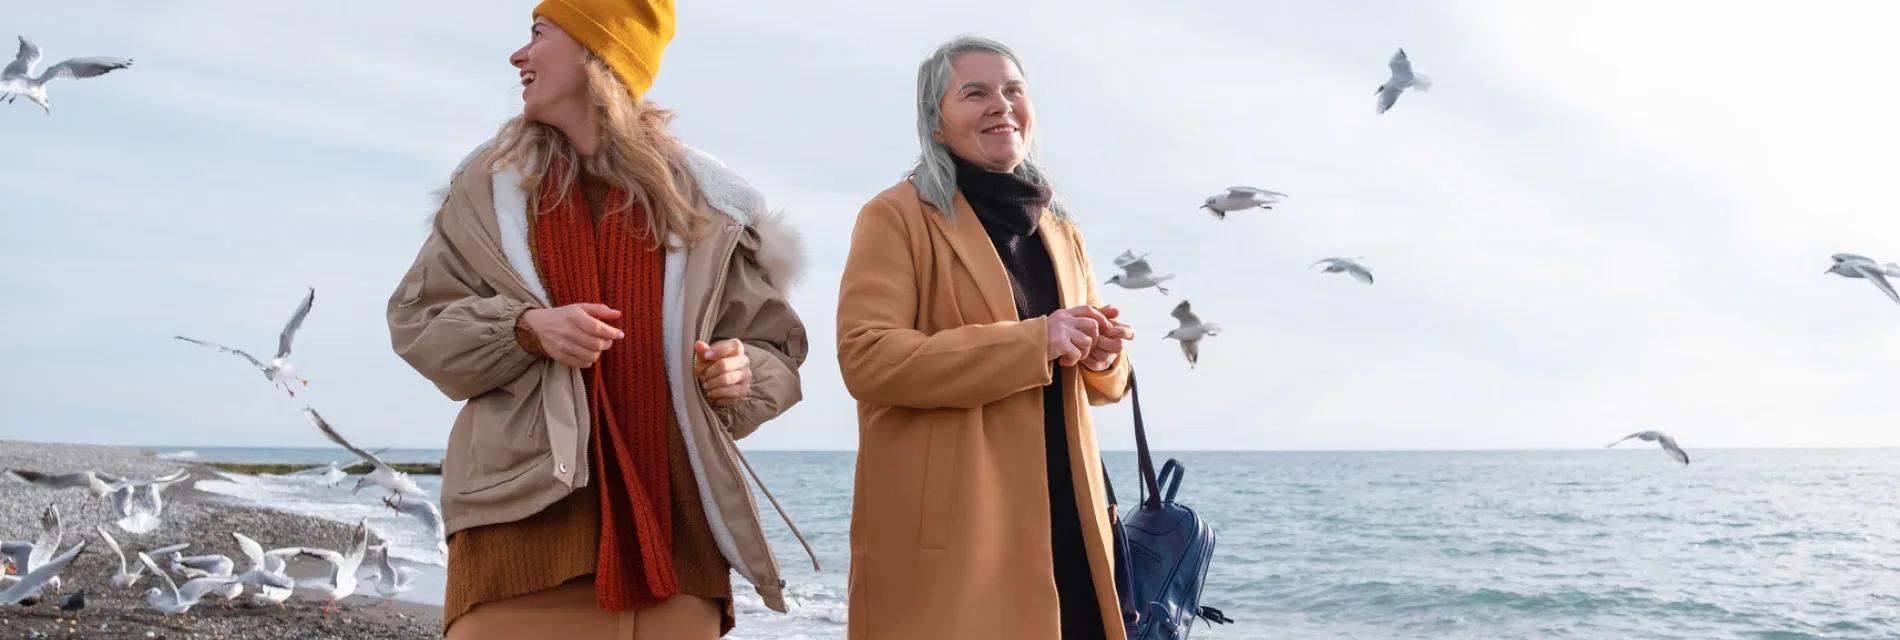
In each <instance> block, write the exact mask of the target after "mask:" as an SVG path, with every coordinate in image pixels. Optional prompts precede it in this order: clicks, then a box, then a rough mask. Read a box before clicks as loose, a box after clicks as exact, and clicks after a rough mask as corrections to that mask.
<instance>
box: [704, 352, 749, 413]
mask: <svg viewBox="0 0 1900 640" xmlns="http://www.w3.org/2000/svg"><path fill="white" fill-rule="evenodd" d="M693 353H695V354H698V358H697V359H696V360H695V362H694V366H693V371H694V372H695V373H696V374H697V375H698V376H699V387H700V389H701V390H703V391H704V392H705V393H706V401H707V402H709V403H711V404H712V406H715V407H729V406H732V405H734V404H738V403H739V401H740V400H744V399H745V398H746V396H747V395H750V394H751V393H752V359H751V358H748V357H746V354H745V343H742V342H739V341H738V340H722V341H720V342H718V343H716V344H711V345H708V344H706V343H704V342H695V343H693Z"/></svg>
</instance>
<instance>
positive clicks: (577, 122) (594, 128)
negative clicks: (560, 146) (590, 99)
mask: <svg viewBox="0 0 1900 640" xmlns="http://www.w3.org/2000/svg"><path fill="white" fill-rule="evenodd" d="M548 124H551V125H553V126H554V128H556V129H560V130H561V134H562V135H565V136H567V141H568V142H570V143H573V145H574V152H575V153H578V154H580V155H581V157H583V158H585V157H588V156H592V155H594V152H595V151H597V150H599V149H600V124H599V121H598V120H595V119H594V108H593V106H592V105H588V107H587V108H586V109H584V110H582V111H581V112H580V113H576V114H573V116H572V117H568V118H562V119H561V121H560V122H549V123H548Z"/></svg>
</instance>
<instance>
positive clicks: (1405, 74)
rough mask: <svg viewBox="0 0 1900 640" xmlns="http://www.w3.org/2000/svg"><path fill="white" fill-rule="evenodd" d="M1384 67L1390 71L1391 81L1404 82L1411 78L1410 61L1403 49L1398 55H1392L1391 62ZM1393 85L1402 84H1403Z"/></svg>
mask: <svg viewBox="0 0 1900 640" xmlns="http://www.w3.org/2000/svg"><path fill="white" fill-rule="evenodd" d="M1427 53H1429V52H1427ZM1385 66H1387V67H1389V68H1391V69H1392V79H1393V80H1406V79H1410V78H1411V77H1412V59H1411V58H1409V57H1406V55H1405V50H1404V49H1399V52H1398V53H1394V54H1392V60H1391V61H1390V62H1387V63H1386V64H1385ZM1394 84H1403V82H1399V83H1394Z"/></svg>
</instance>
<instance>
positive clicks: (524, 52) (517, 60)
mask: <svg viewBox="0 0 1900 640" xmlns="http://www.w3.org/2000/svg"><path fill="white" fill-rule="evenodd" d="M508 64H510V65H513V66H514V68H516V69H520V68H521V67H522V66H524V65H527V64H528V48H527V47H525V46H524V47H522V48H520V49H516V50H515V52H514V53H511V54H508Z"/></svg>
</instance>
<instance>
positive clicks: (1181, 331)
mask: <svg viewBox="0 0 1900 640" xmlns="http://www.w3.org/2000/svg"><path fill="white" fill-rule="evenodd" d="M1173 315H1174V319H1175V320H1179V321H1181V327H1180V328H1178V329H1175V330H1173V331H1169V332H1168V335H1167V336H1165V338H1166V339H1169V340H1180V341H1181V353H1182V355H1186V356H1187V361H1188V368H1190V369H1192V368H1194V365H1196V364H1198V363H1200V361H1201V338H1205V337H1207V336H1215V335H1220V325H1217V324H1214V323H1211V322H1201V318H1200V317H1199V316H1196V315H1194V311H1193V310H1192V309H1191V308H1190V307H1188V302H1187V301H1186V300H1182V301H1181V304H1178V305H1175V306H1174V312H1173Z"/></svg>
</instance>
